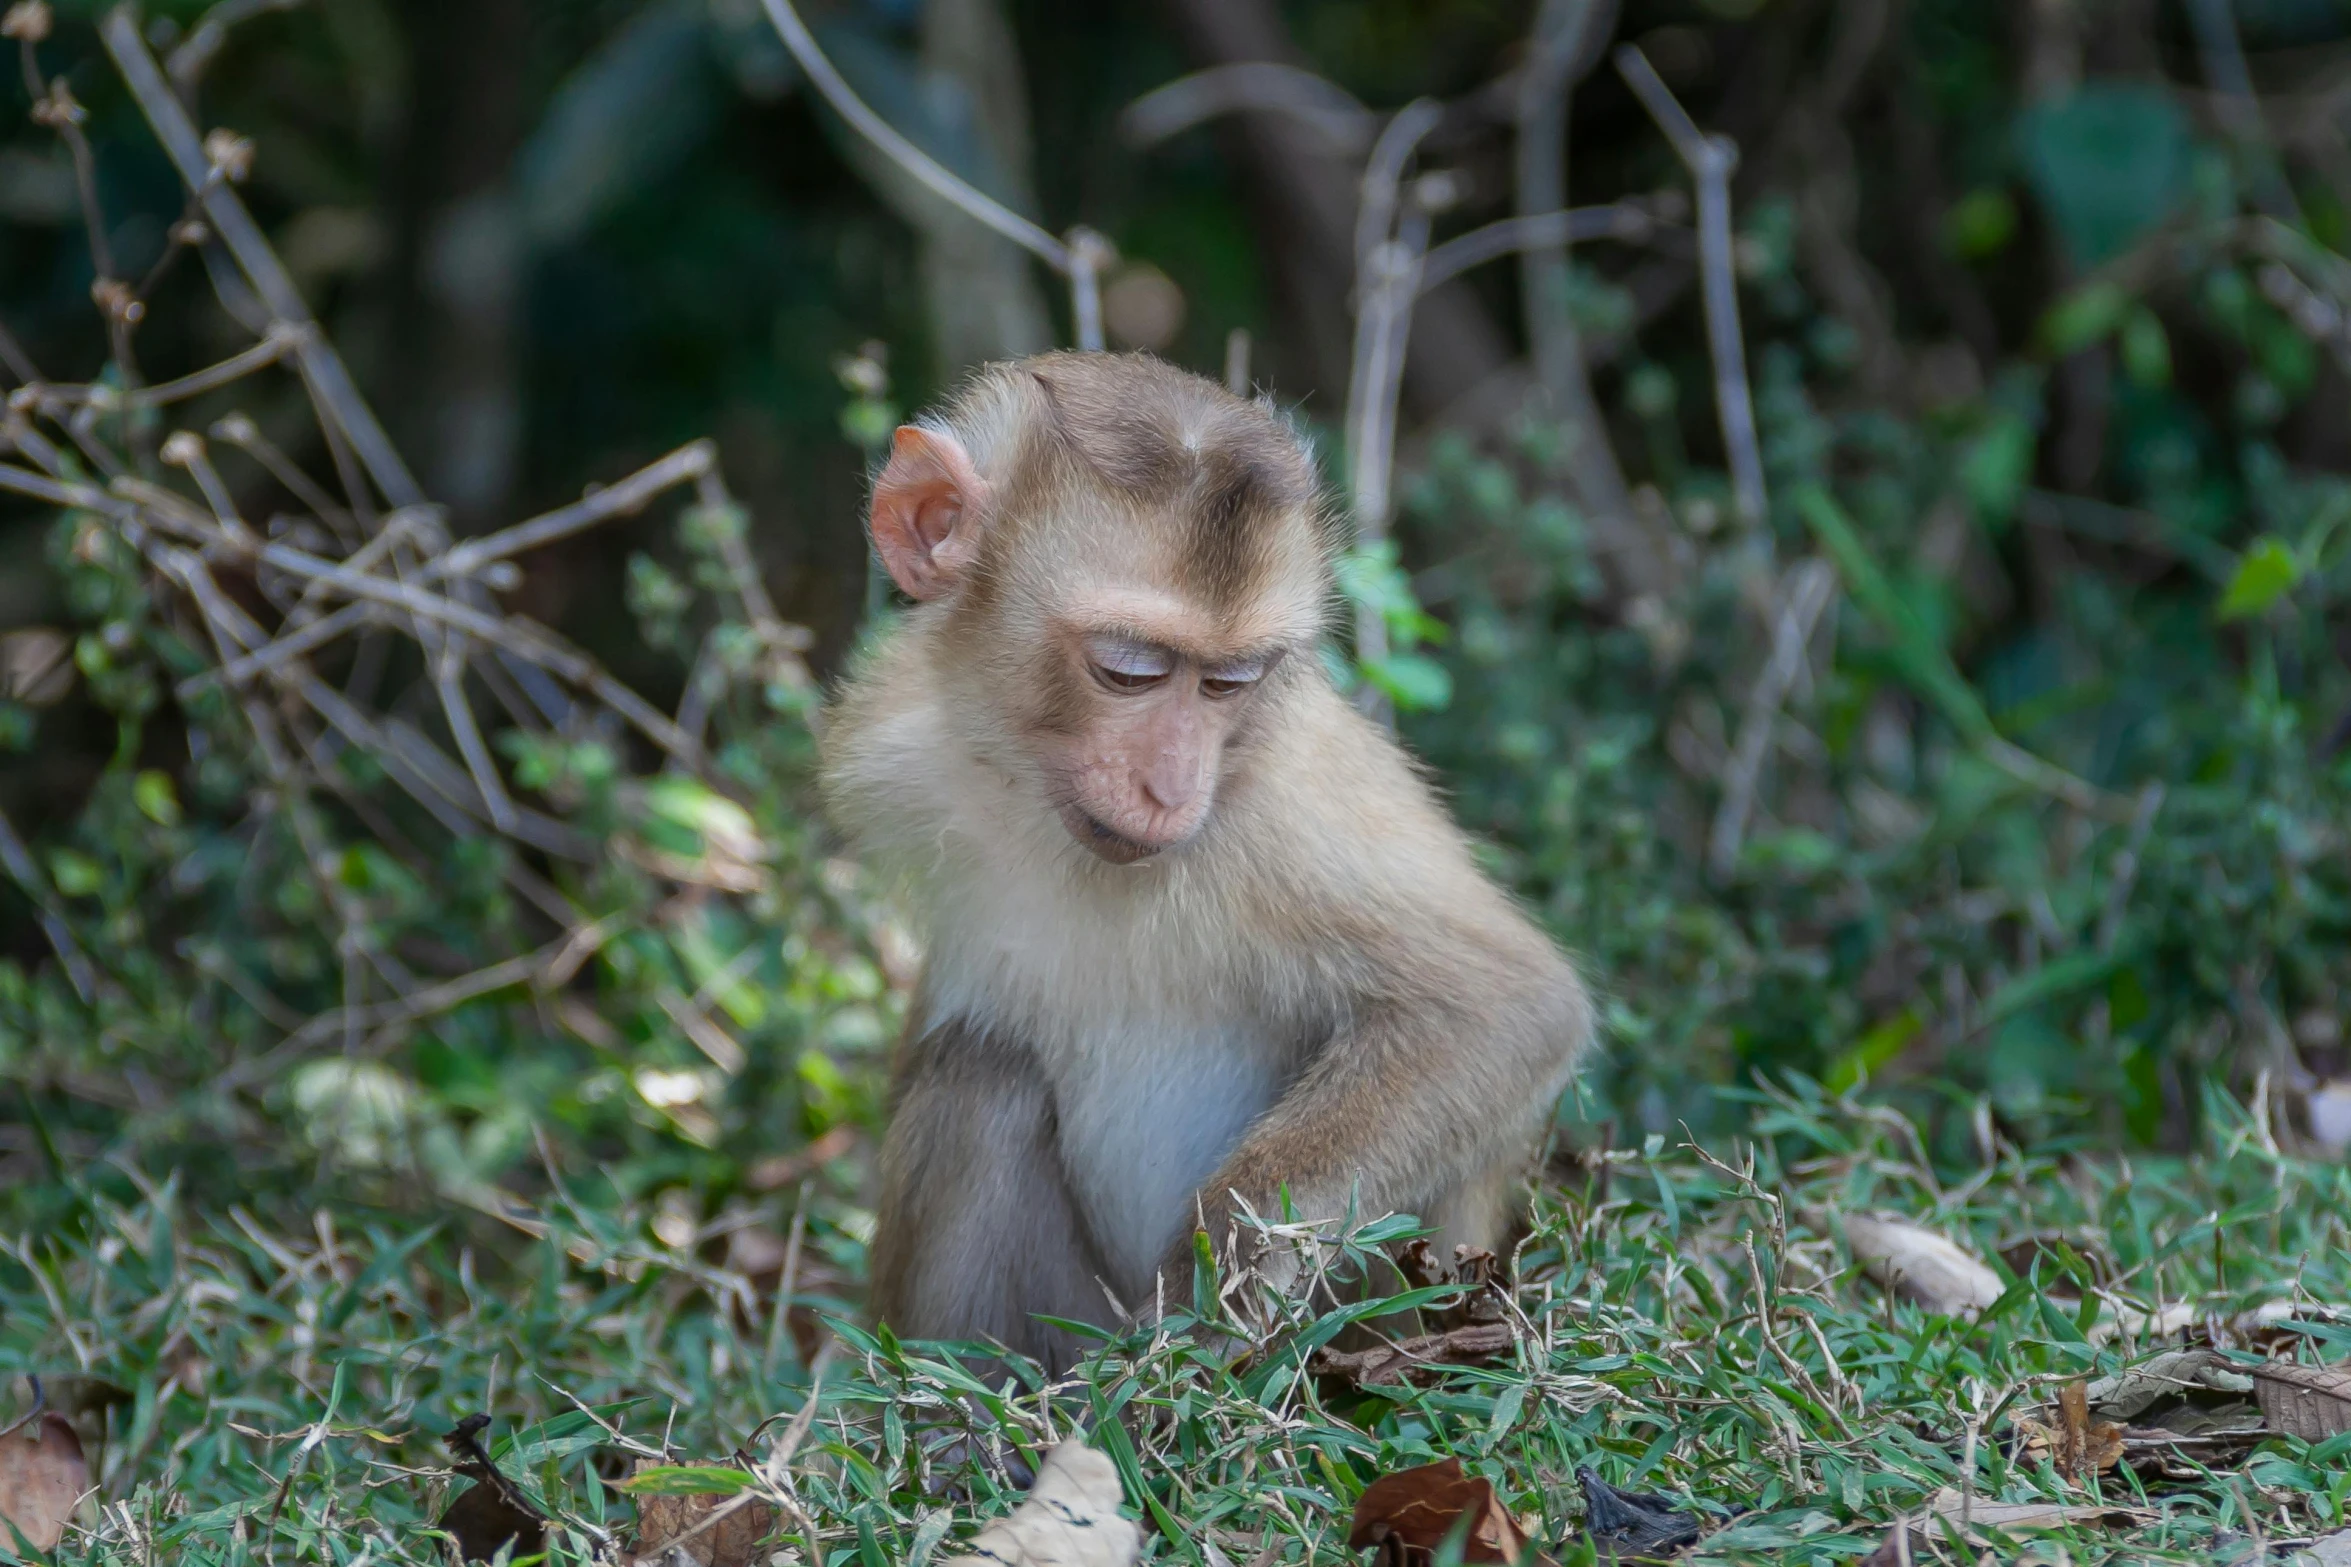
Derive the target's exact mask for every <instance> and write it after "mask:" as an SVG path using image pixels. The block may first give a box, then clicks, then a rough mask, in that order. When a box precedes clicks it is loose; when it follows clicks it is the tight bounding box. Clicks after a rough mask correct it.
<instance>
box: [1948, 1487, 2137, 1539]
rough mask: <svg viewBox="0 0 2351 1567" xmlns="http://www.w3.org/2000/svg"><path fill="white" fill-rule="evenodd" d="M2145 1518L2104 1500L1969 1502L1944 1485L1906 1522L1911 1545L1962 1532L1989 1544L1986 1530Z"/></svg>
mask: <svg viewBox="0 0 2351 1567" xmlns="http://www.w3.org/2000/svg"><path fill="white" fill-rule="evenodd" d="M2148 1516H2149V1515H2148V1514H2146V1513H2144V1512H2142V1511H2140V1510H2139V1509H2138V1508H2135V1507H2117V1506H2114V1505H2112V1504H2109V1503H2104V1502H2092V1503H2078V1502H1991V1501H1986V1500H1985V1499H1984V1498H1982V1497H1980V1496H1979V1497H1977V1498H1975V1500H1974V1502H1973V1504H1972V1505H1971V1504H1970V1503H1969V1502H1968V1500H1967V1499H1966V1498H1965V1497H1963V1496H1962V1495H1960V1493H1959V1490H1958V1488H1957V1487H1955V1486H1948V1485H1947V1486H1945V1487H1943V1489H1941V1490H1940V1491H1937V1492H1936V1493H1935V1494H1934V1496H1933V1497H1931V1498H1930V1499H1929V1500H1928V1502H1927V1505H1926V1511H1925V1512H1924V1513H1922V1514H1920V1515H1919V1516H1918V1517H1916V1518H1913V1519H1911V1520H1910V1534H1911V1543H1912V1545H1913V1546H1914V1547H1915V1546H1918V1545H1920V1544H1923V1543H1925V1542H1927V1541H1930V1540H1933V1541H1941V1540H1945V1539H1951V1538H1956V1537H1957V1536H1958V1535H1959V1534H1960V1533H1961V1532H1962V1530H1964V1531H1965V1532H1966V1536H1967V1538H1966V1543H1967V1544H1968V1545H1970V1546H1975V1547H1979V1548H1980V1547H1982V1546H1984V1545H1986V1544H1988V1543H1989V1542H1988V1541H1987V1539H1986V1538H1985V1536H1984V1534H1983V1531H1984V1530H1987V1529H1990V1530H1997V1531H1998V1532H1999V1533H2001V1534H2018V1533H2031V1532H2034V1531H2037V1530H2046V1529H2066V1528H2072V1527H2075V1526H2096V1525H2126V1526H2127V1525H2130V1524H2134V1523H2138V1522H2141V1521H2142V1520H2144V1519H2145V1518H2147V1517H2148Z"/></svg>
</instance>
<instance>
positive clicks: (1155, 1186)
mask: <svg viewBox="0 0 2351 1567" xmlns="http://www.w3.org/2000/svg"><path fill="white" fill-rule="evenodd" d="M1282 1054H1283V1052H1281V1051H1280V1050H1279V1049H1278V1048H1277V1047H1276V1046H1275V1043H1274V1042H1273V1041H1272V1040H1270V1039H1269V1038H1268V1037H1266V1035H1265V1033H1264V1032H1263V1031H1262V1030H1261V1029H1258V1028H1255V1027H1253V1026H1250V1025H1247V1024H1182V1023H1177V1024H1168V1023H1157V1024H1152V1025H1147V1026H1136V1027H1133V1028H1128V1029H1121V1030H1117V1031H1116V1033H1115V1036H1114V1037H1112V1036H1110V1035H1108V1034H1107V1033H1106V1035H1105V1036H1102V1037H1095V1038H1088V1039H1080V1040H1075V1041H1072V1042H1070V1044H1069V1045H1068V1046H1066V1047H1065V1048H1063V1049H1061V1050H1056V1051H1053V1052H1052V1053H1051V1058H1050V1059H1048V1060H1047V1062H1046V1063H1045V1065H1046V1072H1047V1075H1048V1076H1049V1077H1050V1078H1051V1079H1052V1084H1053V1100H1054V1108H1055V1110H1056V1112H1057V1113H1058V1116H1059V1119H1060V1128H1061V1158H1062V1163H1063V1165H1064V1167H1065V1168H1066V1169H1067V1171H1068V1174H1069V1183H1070V1188H1071V1190H1072V1192H1073V1194H1074V1195H1075V1196H1076V1198H1077V1201H1078V1205H1079V1207H1080V1208H1082V1209H1083V1210H1084V1211H1085V1216H1086V1222H1087V1227H1088V1228H1089V1229H1090V1230H1091V1231H1092V1233H1093V1235H1094V1237H1095V1240H1096V1242H1097V1244H1098V1245H1099V1246H1100V1247H1101V1250H1102V1253H1103V1261H1104V1262H1106V1263H1108V1264H1109V1266H1110V1269H1111V1272H1112V1279H1111V1282H1112V1284H1113V1285H1114V1286H1115V1287H1116V1288H1117V1289H1118V1291H1119V1292H1120V1295H1121V1298H1122V1299H1123V1300H1124V1301H1125V1303H1126V1304H1127V1305H1128V1306H1130V1307H1131V1306H1135V1305H1138V1304H1140V1303H1141V1297H1142V1295H1143V1294H1144V1293H1146V1292H1147V1291H1148V1290H1149V1289H1150V1281H1151V1272H1152V1270H1153V1269H1154V1268H1155V1267H1157V1266H1158V1264H1159V1260H1160V1258H1161V1257H1162V1256H1163V1255H1165V1253H1166V1251H1167V1248H1168V1247H1169V1246H1170V1245H1172V1244H1173V1243H1174V1241H1175V1238H1176V1235H1177V1234H1178V1232H1179V1231H1180V1230H1181V1229H1182V1228H1183V1227H1184V1226H1185V1225H1186V1224H1188V1223H1190V1222H1191V1218H1192V1194H1193V1192H1194V1190H1195V1189H1196V1188H1197V1187H1198V1186H1199V1184H1200V1183H1201V1182H1202V1181H1204V1180H1206V1179H1207V1178H1208V1177H1209V1176H1211V1175H1213V1174H1214V1173H1215V1172H1216V1167H1217V1166H1218V1165H1219V1164H1221V1163H1222V1162H1223V1161H1224V1157H1225V1155H1227V1154H1228V1153H1230V1152H1232V1150H1233V1148H1234V1147H1235V1146H1236V1145H1237V1144H1238V1143H1239V1142H1240V1140H1241V1136H1242V1134H1243V1133H1244V1132H1246V1131H1247V1130H1248V1129H1249V1125H1250V1123H1251V1122H1253V1121H1255V1120H1256V1119H1257V1118H1258V1117H1259V1116H1261V1115H1263V1114H1264V1113H1265V1112H1266V1111H1267V1110H1269V1109H1271V1108H1272V1106H1273V1103H1274V1100H1275V1099H1276V1098H1277V1097H1279V1095H1280V1092H1281V1086H1282V1085H1281V1081H1280V1058H1281V1056H1282Z"/></svg>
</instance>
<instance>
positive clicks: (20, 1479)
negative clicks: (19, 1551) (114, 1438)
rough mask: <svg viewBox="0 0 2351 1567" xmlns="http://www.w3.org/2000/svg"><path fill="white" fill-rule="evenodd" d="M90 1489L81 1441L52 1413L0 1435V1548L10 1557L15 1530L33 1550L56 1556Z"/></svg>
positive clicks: (34, 1416) (44, 1412) (40, 1412)
mask: <svg viewBox="0 0 2351 1567" xmlns="http://www.w3.org/2000/svg"><path fill="white" fill-rule="evenodd" d="M89 1489H90V1466H89V1463H88V1462H87V1461H86V1460H85V1459H84V1458H83V1457H82V1439H81V1438H80V1437H78V1436H76V1435H74V1429H73V1422H72V1421H70V1420H68V1419H66V1418H65V1416H63V1415H61V1414H59V1413H58V1412H57V1411H56V1410H54V1409H36V1410H34V1411H33V1413H31V1414H29V1415H27V1416H25V1417H24V1418H23V1419H22V1420H19V1421H17V1422H16V1423H15V1424H14V1425H12V1426H10V1427H9V1428H8V1429H7V1430H5V1431H0V1547H5V1548H7V1549H9V1550H10V1551H11V1552H13V1551H14V1549H15V1546H16V1539H15V1535H12V1534H10V1533H9V1529H8V1526H9V1525H13V1526H14V1527H15V1530H16V1533H17V1534H22V1535H23V1536H24V1537H25V1542H26V1543H27V1544H29V1545H31V1546H32V1547H33V1548H34V1549H36V1550H42V1551H50V1550H55V1549H56V1548H57V1542H58V1541H60V1540H62V1539H64V1538H65V1526H66V1524H67V1523H69V1522H71V1521H72V1519H73V1515H74V1512H75V1510H76V1509H77V1508H78V1507H79V1506H80V1505H81V1500H82V1497H83V1496H84V1495H85V1494H86V1493H87V1492H88V1491H89Z"/></svg>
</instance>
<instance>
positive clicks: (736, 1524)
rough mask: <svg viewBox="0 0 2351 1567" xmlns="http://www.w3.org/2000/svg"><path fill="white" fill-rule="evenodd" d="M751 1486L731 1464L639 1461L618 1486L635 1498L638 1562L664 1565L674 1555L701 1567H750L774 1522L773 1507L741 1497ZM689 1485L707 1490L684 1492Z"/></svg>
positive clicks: (673, 1558)
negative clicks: (696, 1563) (683, 1464)
mask: <svg viewBox="0 0 2351 1567" xmlns="http://www.w3.org/2000/svg"><path fill="white" fill-rule="evenodd" d="M695 1476H700V1477H701V1478H700V1480H699V1481H695V1480H694V1479H693V1477H695ZM673 1477H675V1478H674V1480H673ZM750 1481H751V1476H750V1474H749V1473H748V1472H747V1471H745V1470H742V1469H738V1468H734V1467H732V1466H730V1465H723V1464H711V1465H707V1466H703V1465H696V1466H688V1467H677V1466H672V1465H668V1464H656V1463H653V1462H652V1461H651V1460H648V1459H640V1460H638V1462H637V1465H636V1467H635V1469H634V1470H632V1471H631V1473H630V1479H629V1480H628V1481H627V1482H624V1483H623V1486H622V1488H623V1489H624V1490H627V1491H630V1492H632V1493H633V1494H634V1495H635V1496H636V1499H637V1542H636V1545H635V1547H634V1549H633V1554H634V1555H635V1556H636V1557H637V1558H638V1559H639V1560H641V1561H652V1560H656V1559H658V1560H662V1561H665V1562H668V1561H674V1560H675V1559H676V1557H675V1555H674V1554H673V1553H676V1552H683V1553H684V1554H685V1556H686V1557H687V1559H689V1560H691V1561H696V1562H699V1563H701V1564H702V1567H753V1564H754V1563H756V1562H758V1561H759V1560H760V1554H759V1547H760V1545H761V1544H762V1543H763V1542H764V1541H765V1540H766V1539H767V1537H768V1536H769V1535H771V1534H774V1533H775V1530H776V1521H777V1519H776V1510H775V1508H774V1507H773V1506H772V1505H770V1504H769V1503H767V1502H765V1501H763V1500H761V1499H760V1498H759V1497H757V1496H752V1495H749V1494H747V1493H746V1492H745V1490H744V1487H745V1486H747V1485H748V1484H749V1483H750ZM687 1484H699V1485H701V1486H703V1487H705V1488H704V1489H692V1490H690V1489H685V1488H684V1487H685V1486H686V1485H687Z"/></svg>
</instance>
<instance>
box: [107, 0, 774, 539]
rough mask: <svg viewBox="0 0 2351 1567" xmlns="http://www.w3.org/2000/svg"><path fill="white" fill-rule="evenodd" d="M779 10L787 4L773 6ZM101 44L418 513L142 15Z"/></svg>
mask: <svg viewBox="0 0 2351 1567" xmlns="http://www.w3.org/2000/svg"><path fill="white" fill-rule="evenodd" d="M771 3H773V4H780V3H782V0H771ZM99 37H100V39H101V40H102V41H103V42H104V43H105V45H106V52H107V53H108V54H110V55H112V56H113V57H114V63H115V65H116V67H117V68H118V69H119V70H120V71H121V72H122V78H123V81H124V83H125V84H126V85H127V86H128V87H129V88H130V90H131V96H132V97H133V98H135V99H136V100H137V101H138V105H139V110H140V112H141V113H142V114H144V115H145V116H146V117H147V123H148V124H149V125H150V126H152V127H153V128H154V130H155V137H156V140H157V141H159V142H161V143H162V144H163V150H164V151H165V152H166V153H167V154H169V155H170V158H171V161H172V163H173V164H174V165H175V166H176V167H177V168H178V169H179V171H180V178H181V179H182V180H184V181H185V182H186V183H187V186H188V188H189V189H190V190H202V191H204V192H205V195H204V214H205V217H206V218H207V219H208V220H209V221H210V223H211V225H212V231H213V232H214V233H215V234H218V235H219V236H220V238H221V242H222V243H223V244H225V245H227V246H228V248H229V254H230V255H232V256H234V257H235V258H236V261H237V265H238V267H239V268H241V269H242V270H243V271H244V273H245V276H246V277H248V278H250V279H251V280H252V283H253V287H254V289H255V291H256V292H258V293H259V294H260V295H261V299H262V303H263V304H265V305H266V306H268V308H269V312H270V315H271V316H272V317H273V318H275V319H276V320H278V321H283V322H287V323H290V324H291V325H293V326H296V327H300V328H303V329H305V331H304V335H303V337H302V340H301V344H300V349H299V354H300V358H301V361H302V369H303V374H304V378H305V379H306V380H307V381H308V382H309V383H310V385H311V387H312V389H313V391H314V392H315V394H316V396H317V401H318V404H319V406H320V407H321V408H322V409H323V410H325V411H326V412H329V413H331V414H332V415H333V416H334V419H333V422H334V423H335V424H337V425H339V426H341V428H342V432H343V433H344V434H345V435H346V436H348V437H349V438H350V441H351V444H352V446H353V447H354V448H356V449H357V452H358V455H359V458H360V460H361V461H362V462H364V463H365V464H366V465H367V470H368V473H369V475H370V476H371V477H372V478H373V479H374V480H375V484H376V488H377V489H378V490H380V491H382V492H383V495H384V498H385V499H386V500H388V501H390V502H391V503H392V504H393V505H394V506H413V505H416V504H418V503H420V502H422V501H423V500H424V491H423V489H422V488H421V487H419V486H418V484H417V482H416V478H415V476H414V475H413V474H411V473H410V472H409V471H408V465H407V463H406V462H404V461H402V460H401V457H400V453H399V451H398V449H397V448H395V447H394V446H393V445H392V441H391V438H390V437H389V436H387V435H386V434H385V433H384V428H383V426H382V425H381V424H379V423H378V422H377V421H376V416H375V412H374V410H372V409H371V408H369V407H368V405H367V400H366V399H365V398H364V397H362V396H361V395H360V392H359V387H358V384H357V383H356V382H354V381H353V380H352V379H351V372H350V371H349V370H348V369H347V368H345V366H344V364H343V360H342V356H341V355H339V354H337V353H336V352H335V349H334V345H333V344H332V343H329V342H328V341H327V339H326V335H325V334H324V333H323V332H320V331H319V330H317V323H316V321H314V320H313V319H312V317H311V314H310V309H309V307H308V306H307V305H305V304H304V303H303V302H302V295H301V291H300V290H298V289H296V288H295V287H294V280H293V279H292V278H291V277H289V276H287V274H286V269H285V267H284V265H283V264H281V263H280V262H279V260H278V258H277V254H276V252H274V251H272V250H271V249H270V248H269V241H268V240H266V239H264V238H263V237H262V233H261V228H260V225H258V224H256V223H255V222H254V221H253V216H252V214H251V213H249V212H247V211H246V210H245V204H244V202H243V201H241V200H239V199H238V196H237V193H236V191H235V190H234V189H233V188H232V187H231V186H230V185H229V184H228V182H227V181H225V180H215V179H214V178H213V175H212V169H213V163H212V159H211V158H210V157H209V156H208V155H207V154H206V152H205V150H204V143H203V139H202V138H201V137H199V136H198V135H197V134H196V127H195V126H194V125H193V124H192V123H190V121H189V119H188V111H187V110H186V109H185V108H184V107H182V106H181V104H180V100H179V98H178V97H177V96H176V95H174V93H173V92H172V90H171V84H170V83H169V82H167V81H166V80H165V79H164V76H163V71H162V69H161V68H160V67H159V66H157V65H156V63H155V57H154V56H153V55H152V54H149V53H148V52H147V43H146V40H145V39H144V38H142V37H141V36H140V35H139V20H138V11H137V8H136V7H134V6H131V5H120V6H117V7H115V9H114V10H112V11H110V12H108V13H107V16H106V21H105V22H104V24H103V25H102V26H101V27H100V28H99Z"/></svg>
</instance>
